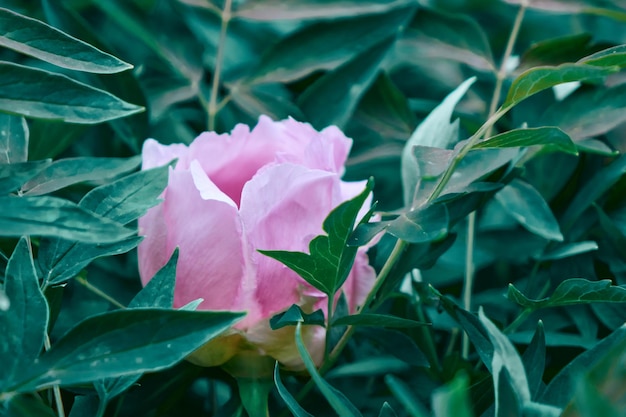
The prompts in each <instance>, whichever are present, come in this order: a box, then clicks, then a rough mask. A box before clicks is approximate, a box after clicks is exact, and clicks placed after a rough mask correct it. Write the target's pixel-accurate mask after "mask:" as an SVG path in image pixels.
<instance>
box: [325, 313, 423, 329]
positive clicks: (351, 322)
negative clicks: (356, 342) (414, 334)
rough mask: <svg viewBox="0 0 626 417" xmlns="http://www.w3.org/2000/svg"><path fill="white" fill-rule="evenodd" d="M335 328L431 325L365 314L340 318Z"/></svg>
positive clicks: (399, 318)
mask: <svg viewBox="0 0 626 417" xmlns="http://www.w3.org/2000/svg"><path fill="white" fill-rule="evenodd" d="M333 325H334V326H373V327H396V328H406V327H420V326H428V325H429V323H421V322H419V321H415V320H409V319H404V318H402V317H396V316H390V315H387V314H372V313H363V314H355V315H351V316H345V317H340V318H339V319H337V320H335V321H334V322H333Z"/></svg>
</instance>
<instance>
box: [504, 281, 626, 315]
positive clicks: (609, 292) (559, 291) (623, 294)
mask: <svg viewBox="0 0 626 417" xmlns="http://www.w3.org/2000/svg"><path fill="white" fill-rule="evenodd" d="M507 297H508V298H509V299H510V300H512V301H515V302H516V303H518V304H519V305H521V306H522V307H526V308H529V309H533V310H536V309H539V308H547V307H558V306H567V305H573V304H587V303H626V288H624V287H619V286H615V285H611V280H609V279H603V280H601V281H589V280H586V279H582V278H571V279H566V280H565V281H563V282H561V283H560V284H559V285H558V286H557V287H556V289H555V290H554V292H553V293H552V295H551V296H550V297H546V298H542V299H540V300H532V299H530V298H528V297H526V296H525V295H524V294H522V293H521V292H520V291H519V290H518V289H517V288H515V286H514V285H513V284H509V291H508V293H507Z"/></svg>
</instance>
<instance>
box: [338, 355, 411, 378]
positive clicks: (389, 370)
mask: <svg viewBox="0 0 626 417" xmlns="http://www.w3.org/2000/svg"><path fill="white" fill-rule="evenodd" d="M409 369H410V366H409V365H408V364H407V362H406V361H403V360H401V359H398V358H395V357H393V356H382V355H376V356H374V357H367V358H364V359H358V360H356V361H355V362H350V363H346V364H343V365H340V366H337V367H335V368H333V370H332V371H330V372H328V373H327V374H326V378H327V379H335V378H353V377H368V376H379V375H386V374H395V373H400V372H406V371H407V370H409Z"/></svg>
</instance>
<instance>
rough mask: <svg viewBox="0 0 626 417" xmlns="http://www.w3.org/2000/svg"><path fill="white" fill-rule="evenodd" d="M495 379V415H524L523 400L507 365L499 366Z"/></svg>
mask: <svg viewBox="0 0 626 417" xmlns="http://www.w3.org/2000/svg"><path fill="white" fill-rule="evenodd" d="M493 379H494V391H495V396H496V402H495V404H494V406H495V417H523V416H524V411H523V402H522V399H521V398H520V396H519V394H518V393H517V392H516V387H515V386H514V382H513V378H512V377H511V373H510V372H509V371H508V369H507V368H506V367H501V368H499V369H498V374H497V376H496V374H494V376H493ZM542 417H548V416H542ZM555 417H557V416H555Z"/></svg>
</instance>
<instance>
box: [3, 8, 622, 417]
mask: <svg viewBox="0 0 626 417" xmlns="http://www.w3.org/2000/svg"><path fill="white" fill-rule="evenodd" d="M624 67H626V5H625V4H624V2H623V1H621V0H575V1H574V0H550V1H544V0H534V1H526V0H225V1H222V0H108V1H96V0H41V1H37V0H28V1H23V0H0V333H1V334H2V338H1V339H0V365H1V366H0V368H1V369H2V374H1V375H0V415H8V416H31V415H41V416H55V415H59V416H60V415H63V416H65V415H67V416H70V417H81V416H104V415H106V416H136V415H141V416H155V417H156V416H178V415H189V416H196V415H197V416H200V415H220V416H221V415H225V416H230V415H245V413H248V414H249V415H250V416H253V417H254V416H256V415H259V416H261V415H264V413H265V411H264V410H261V411H260V412H258V411H254V409H253V408H254V404H257V403H255V402H254V401H253V399H254V398H257V399H258V398H259V397H255V395H258V393H257V394H254V393H255V392H256V391H254V390H255V389H256V386H251V385H246V384H244V383H242V382H241V381H239V383H238V382H237V381H236V380H235V379H233V378H232V377H231V376H230V375H229V374H228V373H227V372H225V371H224V370H221V369H219V368H200V367H198V366H195V365H192V364H191V363H189V362H186V361H184V358H185V356H187V355H188V354H189V353H191V352H192V351H193V350H195V349H196V348H198V347H200V346H202V345H203V344H205V343H206V342H207V341H209V340H211V339H213V338H214V337H216V336H217V335H219V334H220V333H221V332H223V331H224V330H226V329H228V328H229V327H230V326H232V324H234V323H235V322H236V321H237V320H239V319H240V318H241V313H238V312H232V313H227V312H220V313H217V312H197V311H193V310H194V308H195V305H190V306H188V307H187V308H185V309H181V310H174V309H172V300H173V285H174V276H175V265H176V259H177V254H175V255H174V256H173V257H172V259H171V260H170V262H169V263H168V264H167V265H166V266H165V267H164V268H163V269H162V270H161V271H160V272H159V274H158V275H157V278H155V279H154V280H153V281H152V282H151V285H148V286H147V287H146V288H143V289H142V288H141V285H140V281H139V278H138V273H137V268H136V263H137V259H136V252H135V250H134V249H135V248H136V246H137V245H138V243H139V241H140V238H139V237H138V236H137V231H136V220H137V218H139V217H140V216H141V215H142V214H144V213H145V212H146V210H147V209H149V208H150V207H152V206H154V205H155V204H158V196H159V195H160V193H161V192H162V190H163V188H164V187H165V185H166V182H167V170H168V167H167V166H165V167H160V168H155V169H152V170H148V171H141V172H137V168H138V166H139V164H140V157H138V155H139V154H140V151H141V146H142V143H143V141H144V140H145V139H147V138H155V139H157V140H159V141H160V142H162V143H178V142H182V143H190V142H191V141H192V140H193V139H194V138H195V137H196V136H197V135H198V134H199V133H200V132H202V131H205V130H216V131H218V132H228V131H230V130H231V129H232V128H233V127H234V126H235V125H236V124H237V123H246V124H249V125H251V126H253V125H254V124H255V123H256V121H257V119H258V117H259V115H262V114H266V115H269V116H270V117H272V118H274V119H283V118H286V117H293V118H295V119H297V120H300V121H306V122H309V123H311V124H312V125H313V126H314V127H315V128H318V129H321V128H324V127H326V126H328V125H337V126H339V127H340V128H341V129H343V130H344V132H345V133H346V134H347V135H348V136H349V137H351V138H353V140H354V144H353V148H352V152H351V154H350V158H349V160H348V163H347V171H346V174H345V178H346V179H348V180H357V179H358V180H362V179H368V178H370V177H373V178H374V180H373V181H370V182H369V183H368V184H369V185H368V189H369V188H371V189H373V192H374V196H375V200H376V201H377V205H376V207H375V212H376V213H378V216H377V217H374V218H375V219H377V220H376V222H374V223H371V224H365V222H360V223H358V224H357V222H356V215H357V212H358V211H359V209H360V207H361V205H362V203H363V200H364V199H365V197H366V195H365V194H363V195H361V196H359V197H357V198H356V199H355V200H352V201H350V202H348V203H346V204H345V205H343V206H341V207H340V208H338V209H337V210H335V211H334V212H333V213H332V214H331V215H330V216H329V217H328V218H327V220H326V222H325V223H324V231H325V232H326V234H325V235H322V236H319V237H317V238H316V239H315V240H314V242H313V243H312V245H311V247H310V253H290V252H281V251H274V252H271V253H269V252H268V253H266V254H267V255H269V256H272V257H274V258H276V259H278V260H280V261H282V262H285V264H286V265H287V266H289V267H290V268H292V269H294V270H296V272H298V273H299V274H300V275H301V276H303V277H304V278H305V279H307V281H309V282H310V283H311V284H312V285H314V286H317V287H318V288H319V289H320V290H321V291H324V292H325V293H327V294H332V293H334V292H335V291H336V290H337V289H338V288H339V287H340V286H341V284H342V283H343V282H344V280H345V278H346V274H347V271H349V267H350V265H351V263H352V262H353V260H354V254H355V253H356V247H357V246H361V245H364V244H366V243H367V242H369V241H370V240H371V239H373V238H374V236H376V235H378V236H381V237H380V238H379V240H378V241H376V242H377V243H376V244H375V245H374V246H373V247H372V249H370V251H369V256H370V260H371V262H372V264H373V265H374V266H375V268H376V270H377V272H378V280H377V283H376V287H375V289H374V291H373V292H372V293H371V294H370V296H369V297H368V299H367V300H366V302H365V305H364V307H363V308H362V309H361V310H359V311H358V312H356V313H355V314H352V315H349V314H348V311H347V307H346V305H345V300H343V299H342V298H340V297H338V300H337V302H336V303H332V302H331V303H329V309H328V311H329V312H330V313H329V314H330V316H331V317H326V318H324V317H321V316H320V313H321V312H313V314H308V312H307V313H304V312H302V311H300V310H299V309H297V308H295V307H294V308H292V309H290V310H288V311H287V312H285V313H284V315H281V316H277V317H275V318H274V320H273V321H272V323H273V325H276V327H277V328H278V327H283V326H295V328H293V330H294V343H295V344H296V346H297V348H298V350H299V351H300V353H301V355H302V357H303V360H304V363H305V365H306V368H307V373H304V374H292V373H289V372H287V371H286V370H284V369H281V368H280V366H278V365H277V366H276V367H275V368H273V379H272V381H270V383H269V384H266V385H265V386H264V388H263V391H262V392H264V393H269V413H270V415H272V416H273V415H277V416H286V415H289V414H293V415H295V416H309V415H315V416H326V415H341V416H351V415H355V416H358V415H363V416H369V415H373V416H413V417H426V416H436V417H448V416H449V417H453V416H455V417H456V416H461V417H470V416H477V417H478V416H493V415H496V416H498V417H499V416H505V415H506V416H531V415H532V416H557V415H564V416H572V417H573V416H589V417H591V416H599V415H602V416H612V417H618V416H623V415H624V413H626V400H625V398H626V397H625V395H624V387H625V386H626V365H625V364H626V358H625V352H626V327H625V326H624V323H625V322H626V199H625V197H624V196H625V195H626V180H625V179H624V174H625V173H626V158H625V157H624V156H620V155H621V153H623V152H625V151H626V76H625V75H626V72H625V71H624V70H623V69H624ZM371 214H373V213H372V212H370V213H369V215H371ZM369 215H368V216H367V218H369ZM354 228H356V229H355V230H354V232H353V229H354ZM260 249H262V248H260ZM196 305H197V304H196ZM322 316H323V314H322ZM324 323H325V325H326V327H327V330H328V333H329V340H328V341H327V346H326V348H327V350H326V355H325V361H324V363H323V364H322V366H321V367H320V368H319V369H316V368H315V365H314V364H313V362H312V360H311V358H310V356H309V354H308V352H306V347H305V345H304V343H303V340H302V332H303V331H305V330H303V329H306V327H305V326H313V325H320V324H322V325H323V324H324ZM270 373H271V372H270ZM240 394H241V395H240Z"/></svg>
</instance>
